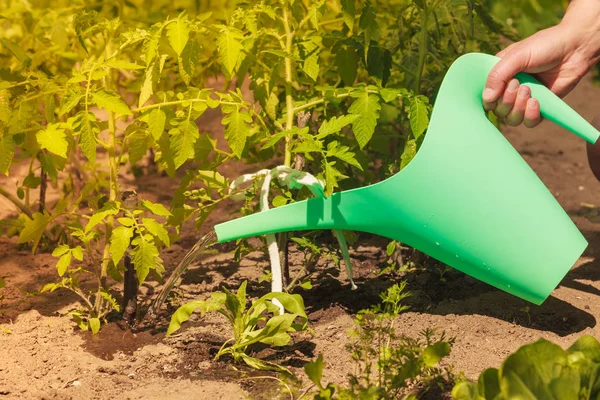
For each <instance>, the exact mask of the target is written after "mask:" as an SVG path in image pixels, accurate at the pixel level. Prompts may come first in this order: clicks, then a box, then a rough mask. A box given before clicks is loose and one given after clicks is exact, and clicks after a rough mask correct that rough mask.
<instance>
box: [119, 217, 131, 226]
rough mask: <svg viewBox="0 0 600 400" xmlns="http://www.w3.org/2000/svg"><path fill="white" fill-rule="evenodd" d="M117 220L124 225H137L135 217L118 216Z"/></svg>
mask: <svg viewBox="0 0 600 400" xmlns="http://www.w3.org/2000/svg"><path fill="white" fill-rule="evenodd" d="M117 221H119V223H120V224H121V225H123V226H128V227H131V226H133V225H135V219H133V218H129V217H122V218H117Z"/></svg>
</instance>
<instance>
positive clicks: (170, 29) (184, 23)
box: [167, 13, 190, 56]
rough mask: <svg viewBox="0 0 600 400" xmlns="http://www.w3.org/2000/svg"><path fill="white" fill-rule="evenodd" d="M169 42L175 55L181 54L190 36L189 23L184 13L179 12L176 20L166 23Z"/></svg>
mask: <svg viewBox="0 0 600 400" xmlns="http://www.w3.org/2000/svg"><path fill="white" fill-rule="evenodd" d="M167 37H168V38H169V44H170V45H171V47H172V48H173V50H175V53H177V55H178V56H179V55H181V52H183V49H184V48H185V45H186V44H187V42H188V40H189V38H190V24H189V21H188V19H187V16H186V15H185V14H184V13H181V14H179V16H178V17H177V20H176V21H174V22H172V23H170V24H169V25H167Z"/></svg>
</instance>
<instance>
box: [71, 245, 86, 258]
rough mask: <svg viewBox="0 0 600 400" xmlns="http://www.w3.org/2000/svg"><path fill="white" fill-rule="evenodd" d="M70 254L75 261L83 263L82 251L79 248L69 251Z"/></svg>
mask: <svg viewBox="0 0 600 400" xmlns="http://www.w3.org/2000/svg"><path fill="white" fill-rule="evenodd" d="M71 254H73V257H74V258H75V259H76V260H77V261H83V249H82V248H81V246H77V247H75V248H74V249H71Z"/></svg>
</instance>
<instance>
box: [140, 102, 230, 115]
mask: <svg viewBox="0 0 600 400" xmlns="http://www.w3.org/2000/svg"><path fill="white" fill-rule="evenodd" d="M215 101H218V102H219V104H225V105H231V106H239V105H240V103H234V102H231V101H219V100H215ZM184 102H191V103H196V102H198V103H207V102H208V100H206V99H184V100H174V101H165V102H163V103H156V104H150V105H147V106H143V107H139V108H135V109H133V110H131V111H132V112H134V113H138V112H142V111H146V110H151V109H153V108H160V107H164V106H174V105H177V104H182V103H184Z"/></svg>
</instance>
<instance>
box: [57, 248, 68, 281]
mask: <svg viewBox="0 0 600 400" xmlns="http://www.w3.org/2000/svg"><path fill="white" fill-rule="evenodd" d="M69 265H71V252H70V251H69V252H67V253H65V254H63V255H62V256H61V257H60V258H59V259H58V262H57V263H56V270H57V271H58V276H63V275H64V274H65V272H67V268H69Z"/></svg>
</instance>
